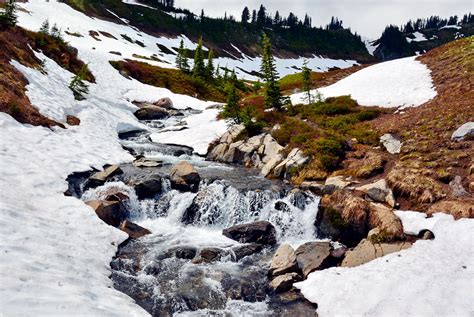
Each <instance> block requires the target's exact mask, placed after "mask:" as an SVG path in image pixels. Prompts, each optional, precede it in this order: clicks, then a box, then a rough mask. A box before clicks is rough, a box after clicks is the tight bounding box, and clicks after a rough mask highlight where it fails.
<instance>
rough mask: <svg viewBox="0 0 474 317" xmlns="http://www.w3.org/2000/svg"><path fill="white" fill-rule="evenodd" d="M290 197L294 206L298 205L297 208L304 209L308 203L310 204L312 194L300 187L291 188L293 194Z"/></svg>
mask: <svg viewBox="0 0 474 317" xmlns="http://www.w3.org/2000/svg"><path fill="white" fill-rule="evenodd" d="M289 198H290V202H291V204H292V205H293V206H296V207H297V208H299V209H301V210H304V209H305V208H306V205H307V204H308V201H309V199H310V196H309V194H308V193H307V192H304V191H302V190H301V189H298V188H294V189H292V190H291V194H290V197H289Z"/></svg>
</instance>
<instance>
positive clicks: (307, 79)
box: [302, 59, 311, 103]
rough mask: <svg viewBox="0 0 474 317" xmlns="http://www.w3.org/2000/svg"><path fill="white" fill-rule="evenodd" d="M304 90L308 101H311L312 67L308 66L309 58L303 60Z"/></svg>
mask: <svg viewBox="0 0 474 317" xmlns="http://www.w3.org/2000/svg"><path fill="white" fill-rule="evenodd" d="M302 75H303V91H304V92H305V93H306V98H307V99H308V103H311V69H309V67H308V60H306V59H305V60H304V62H303V73H302Z"/></svg>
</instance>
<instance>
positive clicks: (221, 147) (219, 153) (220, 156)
mask: <svg viewBox="0 0 474 317" xmlns="http://www.w3.org/2000/svg"><path fill="white" fill-rule="evenodd" d="M228 149H229V145H228V144H227V143H220V144H217V145H216V146H215V147H214V148H213V149H212V150H211V151H209V154H208V155H207V158H208V159H209V160H212V161H219V162H224V156H225V154H226V152H227V150H228Z"/></svg>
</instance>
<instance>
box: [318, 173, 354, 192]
mask: <svg viewBox="0 0 474 317" xmlns="http://www.w3.org/2000/svg"><path fill="white" fill-rule="evenodd" d="M351 184H352V182H351V181H349V180H346V179H345V178H344V176H333V177H328V178H327V179H326V182H325V183H324V185H325V186H326V187H328V186H333V188H334V189H335V190H336V189H343V188H346V187H347V186H349V185H351Z"/></svg>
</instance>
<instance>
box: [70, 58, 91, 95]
mask: <svg viewBox="0 0 474 317" xmlns="http://www.w3.org/2000/svg"><path fill="white" fill-rule="evenodd" d="M86 75H87V65H84V66H82V68H81V70H80V71H79V73H78V74H77V75H76V76H74V77H73V78H72V79H71V82H70V83H69V89H71V90H72V93H73V94H74V98H75V99H76V100H84V99H85V95H87V94H88V93H89V86H88V85H87V83H86V82H85V78H86Z"/></svg>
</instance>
